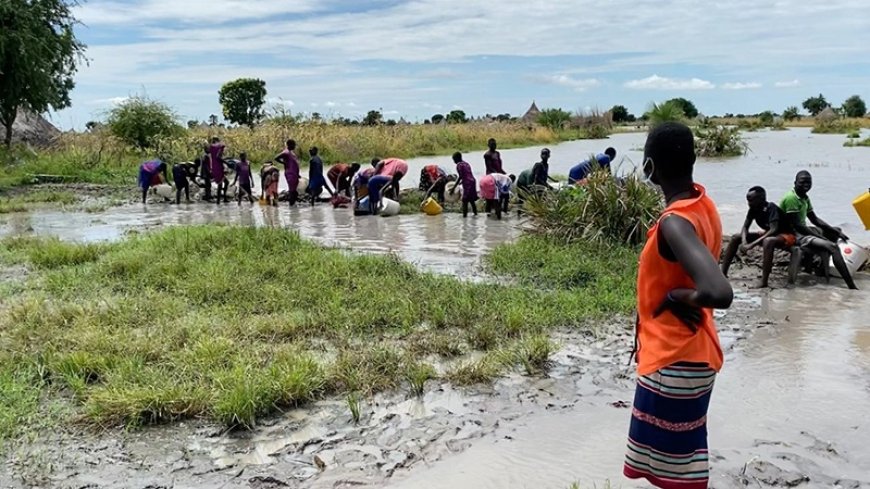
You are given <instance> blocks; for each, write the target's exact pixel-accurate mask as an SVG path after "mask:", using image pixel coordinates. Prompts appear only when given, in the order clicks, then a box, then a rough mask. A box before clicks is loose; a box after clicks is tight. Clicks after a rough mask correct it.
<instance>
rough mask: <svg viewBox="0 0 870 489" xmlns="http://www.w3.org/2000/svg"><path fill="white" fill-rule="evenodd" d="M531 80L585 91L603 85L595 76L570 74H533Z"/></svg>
mask: <svg viewBox="0 0 870 489" xmlns="http://www.w3.org/2000/svg"><path fill="white" fill-rule="evenodd" d="M530 79H531V80H533V81H537V82H539V83H548V84H551V85H559V86H562V87H568V88H571V89H573V90H574V91H575V92H585V91H586V90H588V89H590V88H595V87H597V86H599V85H601V82H600V81H599V80H597V79H595V78H585V79H579V78H573V77H571V76H570V75H565V74H562V75H551V76H532V77H530Z"/></svg>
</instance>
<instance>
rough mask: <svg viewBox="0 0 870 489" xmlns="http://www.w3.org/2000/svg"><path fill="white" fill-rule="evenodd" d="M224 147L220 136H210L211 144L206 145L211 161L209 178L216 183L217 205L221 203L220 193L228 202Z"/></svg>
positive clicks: (225, 201)
mask: <svg viewBox="0 0 870 489" xmlns="http://www.w3.org/2000/svg"><path fill="white" fill-rule="evenodd" d="M224 149H226V145H224V143H222V142H221V140H220V138H217V137H215V138H212V140H211V146H209V147H208V156H209V160H210V161H211V179H212V181H213V182H215V183H216V184H217V204H218V205H220V203H221V195H223V199H224V203H227V202H229V199H227V189H228V188H229V186H230V183H229V182H228V181H227V177H226V174H225V173H224Z"/></svg>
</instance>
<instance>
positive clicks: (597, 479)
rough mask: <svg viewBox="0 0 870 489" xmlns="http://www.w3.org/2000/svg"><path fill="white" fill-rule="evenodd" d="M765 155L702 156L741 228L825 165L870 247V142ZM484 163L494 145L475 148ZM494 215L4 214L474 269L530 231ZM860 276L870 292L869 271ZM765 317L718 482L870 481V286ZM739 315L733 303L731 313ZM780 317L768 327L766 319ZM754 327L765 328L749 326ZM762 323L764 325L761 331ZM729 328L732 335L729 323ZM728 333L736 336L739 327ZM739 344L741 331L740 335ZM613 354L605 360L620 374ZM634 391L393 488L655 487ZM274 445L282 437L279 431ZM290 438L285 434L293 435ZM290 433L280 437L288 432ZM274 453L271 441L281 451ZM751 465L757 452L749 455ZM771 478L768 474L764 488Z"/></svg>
mask: <svg viewBox="0 0 870 489" xmlns="http://www.w3.org/2000/svg"><path fill="white" fill-rule="evenodd" d="M644 139H645V135H644V134H617V135H614V136H612V137H611V138H610V139H609V140H607V141H577V142H569V143H565V144H560V145H554V146H552V147H551V149H552V154H553V156H552V165H551V172H552V173H554V174H565V173H567V171H568V169H569V168H570V167H571V166H572V165H573V164H574V163H575V162H577V161H578V160H580V159H582V158H583V157H585V156H586V155H588V154H589V153H592V152H600V151H602V150H603V149H604V148H605V147H606V146H614V147H616V148H617V149H618V150H619V152H620V156H619V157H618V159H622V158H623V157H626V158H625V161H624V163H623V168H624V169H625V168H629V167H630V165H631V162H632V161H633V162H639V161H641V147H642V145H643V142H644ZM747 139H748V142H749V147H750V152H749V153H748V154H747V155H746V156H745V157H741V158H733V159H727V160H702V161H701V162H699V164H698V165H697V169H696V179H697V180H698V181H699V182H701V183H703V184H705V185H706V186H707V188H708V190H709V192H710V194H711V196H712V197H713V199H714V200H715V201H716V202H717V204H718V205H719V208H720V211H721V213H722V216H723V224H724V226H725V228H726V229H725V230H726V232H736V231H737V230H738V229H739V226H740V224H741V223H742V220H743V216H744V215H745V198H744V195H745V193H746V190H747V189H748V188H749V187H750V186H752V185H762V186H765V187H766V188H767V189H768V193H769V195H770V197H771V200H778V198H779V196H781V195H782V194H783V193H785V192H786V191H787V190H788V189H789V188H790V187H791V183H792V181H793V179H794V174H795V173H796V172H797V171H799V170H802V169H808V170H810V171H811V172H812V173H813V176H814V180H815V188H814V189H813V191H812V193H811V194H810V195H811V197H812V200H813V204H814V207H815V209H816V212H817V214H818V215H819V216H821V217H822V218H823V219H825V220H826V221H828V222H829V223H831V224H834V225H839V226H843V227H844V228H845V229H846V231H847V232H848V233H849V234H850V235H851V236H852V238H853V239H854V240H855V241H857V242H859V243H870V233H867V232H866V231H864V230H863V227H862V226H860V223H859V220H858V218H857V216H856V215H855V213H854V210H853V209H852V207H851V201H852V200H853V199H854V198H855V197H856V196H857V195H859V194H860V193H861V192H863V191H865V190H867V187H868V186H870V149H867V148H844V147H842V143H843V141H844V138H843V137H842V136H815V135H811V134H810V133H809V130H803V129H792V130H790V131H785V132H759V133H749V134H747ZM539 150H540V148H526V149H518V150H505V151H503V152H502V154H503V159H504V162H505V166H506V169H507V170H509V171H511V172H519V171H521V170H523V169H525V168H527V167H529V166H530V165H531V164H532V163H533V162H534V161H536V159H537V155H538V153H539ZM466 159H467V160H468V161H470V162H471V163H472V164H473V165H475V167H477V168H478V169H482V167H483V164H482V152H479V153H471V154H468V155H467V158H466ZM448 162H449V159H448V158H447V157H444V158H420V159H414V160H411V161H410V162H409V163H410V166H411V171H410V175H409V178H408V181H407V182H406V183H405V186H411V185H415V184H416V180H417V176H418V174H419V170H420V168H421V167H422V165H424V164H428V163H439V164H442V165H443V166H445V167H446V166H448V165H447V163H448ZM519 222H520V221H519V220H518V219H517V218H515V217H511V218H508V219H506V220H505V221H501V222H499V221H496V220H494V219H490V218H486V217H485V216H481V217H478V218H469V219H462V218H461V216H458V215H444V216H438V217H427V216H422V215H420V216H398V217H393V218H380V217H363V218H354V217H353V216H352V214H351V213H350V211H348V210H333V209H331V208H329V207H328V206H325V205H321V206H318V207H316V208H314V209H311V208H308V207H300V208H297V209H292V210H291V209H288V208H287V207H286V206H282V207H279V208H277V209H273V208H264V207H260V206H259V205H255V206H253V207H251V206H247V205H243V206H242V207H241V209H240V208H239V207H238V206H236V205H235V204H230V205H225V206H220V207H218V206H215V205H211V204H196V205H182V206H179V207H176V206H170V205H161V204H155V205H148V206H142V205H127V206H122V207H118V208H111V209H108V210H106V211H105V212H99V213H93V214H89V213H84V212H63V211H62V210H55V211H48V210H47V211H38V212H31V213H23V214H12V215H6V216H0V236H8V235H25V234H36V235H53V236H58V237H60V238H62V239H68V240H77V241H100V240H117V239H120V238H121V237H123V236H124V235H125V233H128V232H130V231H147V230H150V229H155V228H160V227H162V226H174V225H190V224H203V223H226V224H236V225H255V226H274V227H282V228H291V229H296V230H298V231H299V232H300V234H302V235H303V236H306V237H309V238H312V239H314V240H317V241H318V242H321V243H323V244H326V245H331V246H340V247H347V248H351V249H353V250H356V251H362V252H378V253H383V252H393V253H396V254H398V255H399V256H401V257H402V258H404V259H406V260H408V261H410V262H412V263H416V264H418V265H420V266H421V267H423V268H426V269H430V270H434V271H437V272H441V273H449V274H454V275H458V276H460V277H465V278H473V277H475V276H477V272H476V270H475V267H476V266H477V265H478V264H479V259H480V257H481V256H482V255H484V254H485V253H487V252H488V251H490V250H491V249H492V248H493V247H494V246H497V245H498V244H500V243H504V242H507V241H510V240H512V239H515V238H516V237H517V236H518V235H519V230H518V229H517V224H518V223H519ZM859 286H860V287H861V288H862V289H864V290H867V289H868V288H870V280H868V277H867V276H866V274H865V275H864V276H863V277H862V278H860V280H859ZM741 297H743V299H742V300H744V301H745V302H746V304H744V306H745V307H747V308H749V309H753V310H754V312H753V313H752V315H751V316H746V318H745V320H744V319H741V318H737V319H734V318H731V319H730V320H728V321H725V323H726V329H727V328H732V329H733V330H734V331H736V333H734V335H737V336H740V335H748V339H747V340H746V341H743V342H737V343H734V344H732V346H733V348H729V349H728V352H727V354H726V365H725V368H724V370H723V372H722V374H721V375H720V377H719V379H718V381H717V386H716V389H715V391H714V397H713V402H712V405H711V411H710V425H709V427H710V444H711V448H712V449H713V466H714V474H713V483H714V487H723V488H728V487H740V485H739V484H736V483H735V482H734V480H733V476H734V474H738V473H741V471H742V468H743V467H744V465H745V464H747V463H750V462H753V461H755V460H759V459H762V460H775V461H776V465H777V466H778V467H780V468H781V469H783V470H789V471H793V472H795V473H808V474H813V475H814V477H816V478H815V479H813V482H812V483H808V484H804V485H803V486H801V487H836V485H835V481H836V480H839V479H845V480H854V481H860V483H859V484H858V485H854V484H853V485H845V486H842V487H870V449H868V445H867V443H866V440H868V439H870V419H868V418H867V416H866V413H870V381H868V378H870V320H868V319H867V318H868V317H870V300H868V299H870V298H868V294H867V292H864V291H862V292H849V291H846V290H845V289H843V288H842V284H841V283H836V282H835V284H834V285H831V286H825V285H819V286H812V287H800V288H797V289H793V290H774V291H770V292H762V293H758V294H755V295H752V296H748V295H747V294H746V293H742V294H741ZM729 314H731V313H729ZM759 317H760V318H764V319H765V324H766V326H765V327H762V328H760V329H757V330H755V325H754V323H757V322H758V318H759ZM750 323H753V324H750ZM749 330H752V331H751V333H750V332H749ZM726 333H727V331H726ZM725 337H726V338H727V337H728V335H727V334H726V335H725ZM726 344H727V341H726ZM610 369H611V367H610V366H606V365H603V366H602V367H601V370H602V371H607V370H610ZM631 398H632V388H631V386H630V385H628V384H627V383H622V384H620V383H614V384H609V385H606V386H603V387H601V388H600V389H599V390H598V391H597V392H593V393H590V394H589V395H588V396H586V395H585V394H584V397H583V401H582V402H579V403H577V405H576V406H574V407H572V408H571V409H570V410H569V411H561V412H558V413H549V412H539V413H536V414H532V415H529V416H526V417H522V418H520V419H518V420H517V421H516V422H515V423H516V431H515V432H512V434H511V436H510V439H507V438H502V437H487V438H483V439H481V440H479V441H478V442H476V443H474V444H473V445H472V446H471V447H470V448H469V449H468V450H466V451H463V452H462V453H459V454H456V455H452V456H448V457H445V458H444V459H443V460H441V461H439V462H436V463H434V464H431V465H429V464H418V465H415V466H414V467H413V469H412V470H410V472H409V473H407V474H397V476H395V477H394V480H393V481H392V483H393V486H394V487H407V488H416V487H427V488H439V487H444V488H450V489H460V488H502V487H517V488H521V487H534V488H536V489H537V488H543V487H555V488H564V487H568V485H569V484H570V483H572V482H574V481H579V482H580V483H581V485H582V487H594V485H598V487H600V486H601V484H602V483H603V482H604V481H605V480H607V479H610V480H611V481H613V482H614V487H646V486H644V485H641V484H632V483H630V482H628V481H625V480H624V479H623V478H622V477H621V463H622V457H623V450H624V447H625V435H626V433H627V427H628V422H629V416H630V412H629V411H628V410H625V409H617V408H614V407H612V406H611V405H610V402H611V401H612V400H614V399H621V400H626V401H630V400H631ZM267 441H268V440H267ZM284 441H286V440H284ZM284 441H281V443H284ZM266 451H269V450H266ZM750 465H751V463H750ZM759 486H761V484H759Z"/></svg>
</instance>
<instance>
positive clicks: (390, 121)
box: [386, 119, 397, 126]
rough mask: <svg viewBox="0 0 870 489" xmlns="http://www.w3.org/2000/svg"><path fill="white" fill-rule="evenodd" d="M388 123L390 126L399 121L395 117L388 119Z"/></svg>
mask: <svg viewBox="0 0 870 489" xmlns="http://www.w3.org/2000/svg"><path fill="white" fill-rule="evenodd" d="M386 124H387V125H388V126H395V125H396V124H397V123H396V120H395V119H387V122H386Z"/></svg>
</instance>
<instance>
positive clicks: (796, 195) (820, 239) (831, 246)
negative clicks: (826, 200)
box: [779, 171, 858, 290]
mask: <svg viewBox="0 0 870 489" xmlns="http://www.w3.org/2000/svg"><path fill="white" fill-rule="evenodd" d="M812 188H813V177H812V175H810V172H808V171H801V172H798V174H797V176H796V177H795V181H794V189H793V190H790V191H789V192H788V193H787V194H786V195H785V197H783V198H782V202H780V204H779V207H780V208H781V209H782V211H783V212H784V213H785V214H786V216H787V218H788V219H789V221H790V224H791V226H792V227H793V228H794V230H795V234H796V235H797V238H798V244H799V245H800V247H801V249H806V250H809V251H810V252H813V253H817V254H821V255H822V256H823V257H825V256H828V255H830V256H831V258H833V260H834V266H835V267H836V268H837V272H839V273H840V276H841V277H843V280H845V281H846V285H847V286H848V287H849V288H850V289H854V290H857V289H858V287H856V286H855V281H854V280H852V275H851V274H850V273H849V268H848V267H847V266H846V261H845V260H844V259H843V255H842V253H840V247H839V246H837V243H836V241H837V240H839V239H842V240H848V239H849V238H848V237H847V236H846V235H845V234H843V232H842V231H841V230H840V229H837V228H835V227H833V226H831V225H829V224H828V223H826V222H825V221H823V220H821V219H820V218H819V217H818V216H816V213H815V212H814V211H813V204H812V202H810V197H809V195H808V194H809V191H810V190H811V189H812ZM807 218H809V220H810V222H812V223H813V224H815V225H816V226H817V227H814V228H810V227H807ZM825 261H826V260H824V261H823V263H822V265H823V266H828V264H827V263H826V262H825Z"/></svg>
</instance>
